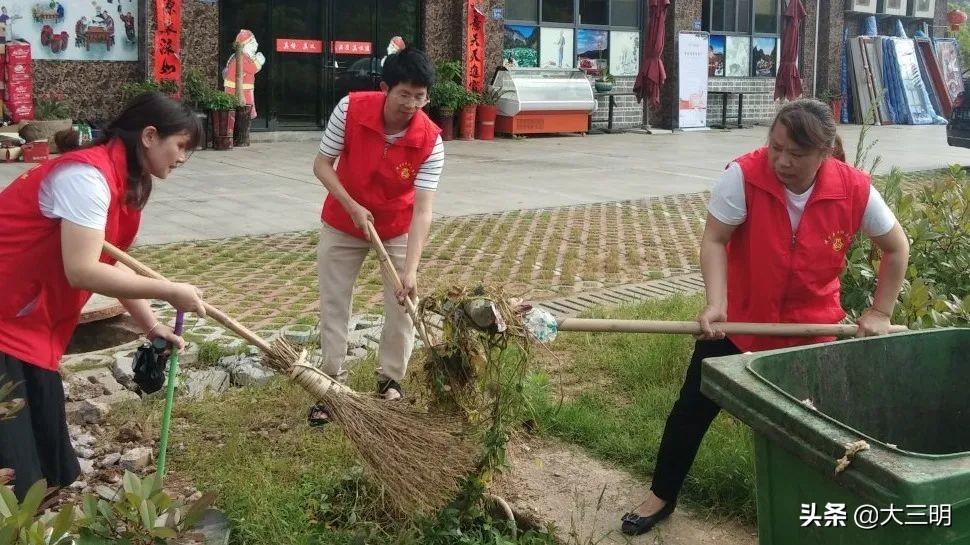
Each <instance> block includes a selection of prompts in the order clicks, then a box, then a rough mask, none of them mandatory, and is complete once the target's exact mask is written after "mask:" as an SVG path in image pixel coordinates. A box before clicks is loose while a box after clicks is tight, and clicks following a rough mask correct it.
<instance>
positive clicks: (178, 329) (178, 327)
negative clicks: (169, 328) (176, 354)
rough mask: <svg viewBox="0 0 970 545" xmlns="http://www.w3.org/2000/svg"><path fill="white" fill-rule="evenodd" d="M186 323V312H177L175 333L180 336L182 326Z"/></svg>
mask: <svg viewBox="0 0 970 545" xmlns="http://www.w3.org/2000/svg"><path fill="white" fill-rule="evenodd" d="M184 323H185V313H184V312H182V311H178V312H177V313H176V314H175V334H176V335H178V336H179V337H181V336H182V326H183V325H184Z"/></svg>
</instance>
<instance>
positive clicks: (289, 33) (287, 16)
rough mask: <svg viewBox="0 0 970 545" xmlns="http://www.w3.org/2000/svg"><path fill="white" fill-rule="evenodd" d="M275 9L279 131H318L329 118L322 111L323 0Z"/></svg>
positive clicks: (283, 0)
mask: <svg viewBox="0 0 970 545" xmlns="http://www.w3.org/2000/svg"><path fill="white" fill-rule="evenodd" d="M272 6H273V7H272V26H273V44H272V46H273V53H274V55H273V60H274V62H273V65H272V67H271V69H272V71H273V72H272V73H273V98H274V100H273V104H274V110H275V111H274V114H275V124H276V128H279V129H301V128H305V129H318V128H320V127H322V126H323V117H324V115H325V114H324V113H323V110H322V109H321V107H320V106H321V103H320V96H321V94H322V86H323V71H322V63H321V59H322V56H323V50H324V49H325V48H323V47H322V41H323V38H324V36H323V32H322V31H323V20H324V19H323V9H322V8H321V5H320V2H319V0H275V1H274V2H273V3H272ZM280 40H282V42H280Z"/></svg>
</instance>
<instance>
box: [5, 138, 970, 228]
mask: <svg viewBox="0 0 970 545" xmlns="http://www.w3.org/2000/svg"><path fill="white" fill-rule="evenodd" d="M840 132H841V134H842V135H843V138H844V140H845V142H846V147H847V148H848V149H847V151H848V154H849V156H850V159H851V157H853V156H854V154H855V145H856V140H857V138H858V132H859V127H858V126H843V127H841V128H840ZM766 135H767V128H765V127H755V128H752V129H744V130H732V131H720V130H712V131H704V132H680V133H674V134H670V133H666V134H653V135H648V134H641V133H622V134H603V135H590V136H585V137H583V136H560V137H536V138H525V139H514V140H513V139H499V140H495V141H493V142H482V141H472V142H457V141H456V142H448V143H447V144H446V154H447V159H446V165H445V173H444V175H443V176H442V181H441V186H440V188H439V191H438V195H437V197H436V199H435V212H436V215H437V216H442V215H444V216H458V215H466V214H476V213H491V212H501V211H506V210H516V209H532V208H545V207H553V206H567V205H574V204H587V203H596V202H609V201H618V200H626V199H636V198H640V197H644V196H656V195H670V194H680V193H694V192H700V191H705V190H708V189H709V188H710V187H711V184H712V183H713V181H714V180H715V179H716V178H717V176H718V174H719V173H720V172H721V170H723V168H724V166H725V165H726V164H727V163H728V162H729V161H730V160H731V159H732V158H734V157H736V156H738V155H741V154H743V153H745V152H747V151H750V150H751V149H754V148H756V147H758V146H760V145H762V144H763V143H764V141H765V139H766ZM872 138H876V139H878V140H879V142H878V144H877V145H876V147H875V149H874V151H873V155H882V157H883V162H882V166H881V167H880V172H888V170H889V169H890V168H891V167H893V166H898V167H900V168H902V169H904V170H909V171H912V170H926V169H934V168H940V167H943V166H946V165H949V164H953V163H960V164H970V150H966V149H963V148H950V147H948V146H947V144H946V134H945V129H944V127H941V126H915V127H914V126H887V127H875V128H873V130H872ZM315 153H316V144H315V143H314V142H306V141H304V142H278V143H261V144H253V145H252V146H250V147H248V148H237V149H234V150H232V151H230V152H214V151H204V152H196V153H195V154H194V155H193V156H192V158H191V159H190V160H189V162H188V163H186V164H185V165H184V166H183V167H181V168H180V169H179V170H177V171H176V172H175V173H174V174H173V175H172V176H171V177H170V178H169V179H168V180H165V181H161V182H159V183H157V184H156V187H155V193H154V195H153V196H152V200H151V201H150V203H149V205H148V208H147V209H146V212H145V216H144V219H143V223H142V225H143V227H142V230H141V236H140V237H139V240H138V243H139V244H156V243H165V242H174V241H181V240H196V239H209V238H222V237H228V236H237V235H257V234H267V233H277V232H284V231H294V230H305V229H314V228H316V226H317V225H318V223H319V213H320V206H321V202H322V201H323V198H324V196H325V191H324V190H323V187H322V185H321V184H320V182H318V181H317V180H316V178H315V177H314V176H313V173H312V171H311V166H312V162H313V157H314V154H315ZM28 166H29V165H24V164H22V163H11V164H0V187H4V186H6V184H8V183H9V182H10V181H11V180H13V178H15V177H16V176H17V175H18V174H19V173H20V172H21V171H22V170H24V169H25V168H28Z"/></svg>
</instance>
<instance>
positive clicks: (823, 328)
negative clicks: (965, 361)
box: [558, 318, 909, 337]
mask: <svg viewBox="0 0 970 545" xmlns="http://www.w3.org/2000/svg"><path fill="white" fill-rule="evenodd" d="M558 323H559V331H584V332H587V333H601V332H608V333H681V334H688V335H699V334H701V333H702V331H701V326H700V324H699V323H697V322H666V321H658V320H594V319H586V318H563V319H561V320H559V322H558ZM715 327H716V328H717V329H718V330H720V331H723V332H724V333H725V334H727V335H771V336H775V337H854V336H855V334H856V333H857V332H858V330H859V326H857V325H854V324H762V323H751V322H719V323H717V324H716V325H715ZM908 329H909V328H907V327H906V326H903V325H894V326H890V327H889V332H890V333H899V332H901V331H908Z"/></svg>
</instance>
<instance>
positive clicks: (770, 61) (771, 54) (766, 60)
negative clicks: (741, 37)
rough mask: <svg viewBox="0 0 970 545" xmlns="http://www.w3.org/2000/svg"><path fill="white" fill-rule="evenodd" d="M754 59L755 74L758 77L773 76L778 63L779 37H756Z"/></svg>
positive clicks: (752, 56)
mask: <svg viewBox="0 0 970 545" xmlns="http://www.w3.org/2000/svg"><path fill="white" fill-rule="evenodd" d="M751 59H752V60H753V61H754V75H755V77H758V78H773V77H775V70H776V68H777V64H778V39H777V38H755V39H754V47H753V48H752V50H751Z"/></svg>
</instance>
